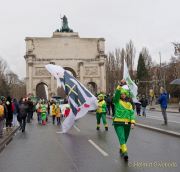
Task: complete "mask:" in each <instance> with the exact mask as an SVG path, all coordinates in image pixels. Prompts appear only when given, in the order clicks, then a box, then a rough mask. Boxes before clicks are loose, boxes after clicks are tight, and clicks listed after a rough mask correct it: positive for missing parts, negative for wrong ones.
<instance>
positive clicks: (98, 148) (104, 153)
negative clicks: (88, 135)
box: [88, 140, 109, 156]
mask: <svg viewBox="0 0 180 172" xmlns="http://www.w3.org/2000/svg"><path fill="white" fill-rule="evenodd" d="M88 141H89V143H91V144H92V145H93V146H94V147H95V148H96V149H97V150H98V151H99V152H100V153H101V154H102V155H103V156H109V155H108V153H106V152H105V151H104V150H103V149H101V148H100V147H99V146H98V145H97V144H96V143H94V142H93V141H92V140H88Z"/></svg>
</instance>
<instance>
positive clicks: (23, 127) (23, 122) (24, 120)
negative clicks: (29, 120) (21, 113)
mask: <svg viewBox="0 0 180 172" xmlns="http://www.w3.org/2000/svg"><path fill="white" fill-rule="evenodd" d="M19 123H20V127H21V129H22V132H24V131H25V128H26V117H22V118H20V120H19Z"/></svg>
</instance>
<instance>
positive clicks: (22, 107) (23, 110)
mask: <svg viewBox="0 0 180 172" xmlns="http://www.w3.org/2000/svg"><path fill="white" fill-rule="evenodd" d="M19 113H20V116H21V117H25V116H26V115H27V113H26V106H25V105H24V103H22V104H20V106H19Z"/></svg>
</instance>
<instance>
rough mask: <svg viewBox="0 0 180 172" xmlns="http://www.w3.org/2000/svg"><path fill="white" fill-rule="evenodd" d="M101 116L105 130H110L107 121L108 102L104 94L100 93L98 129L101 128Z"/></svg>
mask: <svg viewBox="0 0 180 172" xmlns="http://www.w3.org/2000/svg"><path fill="white" fill-rule="evenodd" d="M101 118H102V121H103V124H104V127H105V130H106V131H108V124H107V121H106V102H105V100H104V95H103V94H100V95H98V108H97V110H96V120H97V128H96V129H97V130H99V129H100V123H101Z"/></svg>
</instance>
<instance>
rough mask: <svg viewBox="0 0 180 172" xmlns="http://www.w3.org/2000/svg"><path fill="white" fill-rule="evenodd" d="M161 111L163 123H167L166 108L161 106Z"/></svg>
mask: <svg viewBox="0 0 180 172" xmlns="http://www.w3.org/2000/svg"><path fill="white" fill-rule="evenodd" d="M161 111H162V115H163V118H164V124H167V113H166V108H162V107H161Z"/></svg>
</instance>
